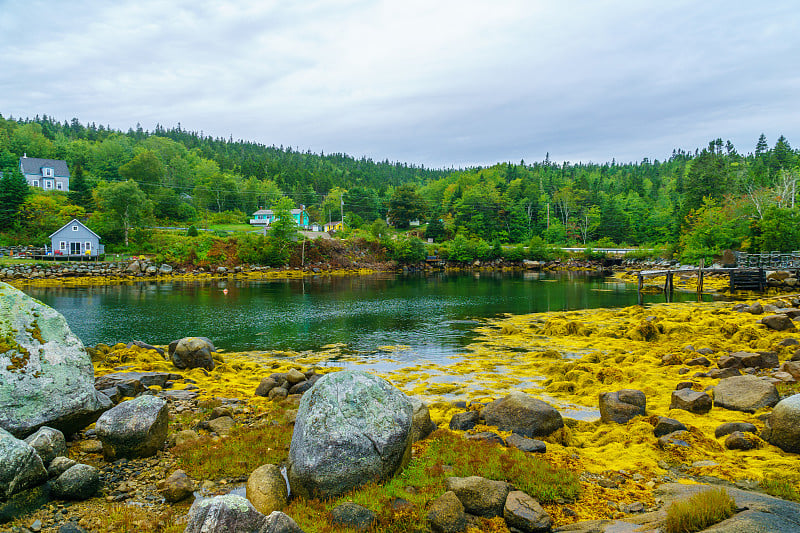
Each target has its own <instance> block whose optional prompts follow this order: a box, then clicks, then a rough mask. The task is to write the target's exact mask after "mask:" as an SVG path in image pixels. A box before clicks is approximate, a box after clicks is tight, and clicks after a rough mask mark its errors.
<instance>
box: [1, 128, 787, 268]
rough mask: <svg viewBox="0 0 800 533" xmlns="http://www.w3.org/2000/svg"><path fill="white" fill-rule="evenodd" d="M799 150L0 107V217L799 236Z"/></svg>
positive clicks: (703, 239) (122, 230) (595, 237)
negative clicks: (460, 155) (39, 173)
mask: <svg viewBox="0 0 800 533" xmlns="http://www.w3.org/2000/svg"><path fill="white" fill-rule="evenodd" d="M23 154H27V155H28V156H29V157H42V158H56V159H65V160H66V161H67V163H68V165H69V168H70V170H71V172H72V180H71V185H70V188H71V191H70V193H69V195H64V194H63V193H55V192H51V193H46V194H44V193H41V192H39V191H34V192H35V194H31V193H30V192H29V191H27V190H26V188H25V187H24V185H23V184H21V183H20V178H21V176H20V175H19V172H18V161H19V157H20V156H22V155H23ZM799 163H800V159H799V158H798V153H797V151H796V150H794V149H792V147H791V146H790V144H789V141H788V140H787V139H786V138H784V137H783V136H781V137H779V138H778V139H777V140H776V142H775V143H774V144H773V145H772V146H770V144H769V142H768V140H767V138H766V137H765V136H764V135H762V136H761V137H760V138H759V139H758V140H757V142H756V144H755V147H754V150H753V151H752V152H748V153H746V154H742V153H739V152H738V151H737V149H736V148H735V147H734V146H733V145H732V144H731V142H730V141H727V142H723V140H722V139H715V140H713V141H711V142H710V143H709V145H708V146H707V147H705V148H703V149H702V150H695V151H694V152H686V151H683V150H675V151H674V152H673V153H672V155H671V157H670V158H669V159H667V160H665V161H659V160H654V161H650V160H648V159H644V160H642V161H640V162H631V163H618V162H616V161H611V162H610V163H601V164H596V163H576V164H572V163H569V162H563V163H556V162H553V161H551V160H550V159H549V157H545V158H544V160H543V161H541V162H535V163H532V164H529V163H525V162H524V161H521V162H520V163H519V164H515V163H501V164H497V165H494V166H492V167H486V168H483V167H476V168H469V169H458V170H455V169H427V168H424V167H423V166H415V165H413V164H407V163H399V162H389V161H382V162H375V161H372V160H370V159H367V158H363V157H362V158H361V159H356V158H354V157H351V156H348V155H345V154H313V153H310V152H308V151H306V152H302V151H298V150H295V149H292V148H291V147H283V146H280V147H276V146H265V145H262V144H258V143H253V142H247V141H242V140H238V141H235V140H233V139H232V138H229V139H224V138H212V137H210V136H207V135H204V134H203V133H202V132H199V133H198V132H191V131H187V130H184V129H183V128H181V126H180V124H178V125H177V126H176V127H173V128H169V129H166V128H164V127H162V126H160V125H159V126H157V127H156V128H155V130H154V131H152V132H150V131H146V130H143V129H142V128H141V126H139V125H137V126H136V128H131V129H129V130H128V131H127V132H122V131H116V130H113V129H111V128H108V127H104V126H102V125H100V126H97V125H95V124H87V125H83V124H81V123H80V122H79V121H78V120H77V119H73V120H72V121H70V122H59V121H56V120H54V119H52V118H51V117H47V116H42V117H38V116H37V117H35V118H33V119H13V118H8V119H4V118H2V117H0V170H2V171H3V173H4V176H3V181H2V182H0V183H1V184H2V189H1V190H0V227H1V228H0V229H2V228H8V227H10V226H12V225H13V224H17V225H18V226H20V227H21V229H23V230H26V231H23V232H22V233H23V234H26V235H27V236H28V237H30V236H31V235H39V234H40V233H41V232H44V231H47V229H48V228H47V227H41V228H38V231H39V233H36V232H35V231H33V230H31V228H37V227H38V225H43V226H46V225H47V224H46V223H43V222H42V219H43V218H44V219H46V218H47V217H43V216H42V214H49V216H50V217H51V219H52V220H51V222H50V226H51V227H52V225H53V224H55V223H56V222H57V221H59V220H62V219H64V218H65V217H67V216H91V217H93V220H94V221H96V223H97V224H99V225H100V229H101V230H102V231H104V232H105V234H106V235H104V236H106V237H107V238H110V239H111V241H115V240H116V241H119V242H124V241H126V240H127V237H126V236H129V235H130V232H131V230H134V231H135V229H136V228H137V227H138V226H140V225H142V224H143V221H145V220H150V221H152V220H153V219H156V220H157V221H159V222H166V223H170V222H177V223H199V222H202V221H204V220H207V219H208V217H210V216H211V217H217V219H218V218H219V216H218V215H220V214H222V215H225V216H227V217H228V218H227V219H228V220H232V221H238V222H244V221H246V220H247V218H248V216H249V215H250V214H251V213H252V212H254V211H255V210H257V209H258V208H260V207H274V206H276V205H277V204H278V201H279V200H280V199H281V198H289V199H290V200H291V201H292V203H293V205H295V206H298V205H300V204H302V205H305V206H306V207H307V209H308V211H309V213H310V214H311V217H312V219H313V220H315V221H317V222H327V221H329V220H338V219H339V218H340V217H341V216H342V215H344V218H345V221H346V226H347V227H349V228H359V227H360V228H364V229H365V230H370V231H371V232H372V233H374V234H376V235H381V234H383V235H385V233H386V222H385V221H386V220H388V221H389V222H390V223H391V224H392V225H393V226H395V227H396V228H398V229H409V228H410V226H412V223H414V222H415V221H417V220H419V221H420V222H421V223H422V224H425V223H426V222H427V229H426V230H425V236H428V237H431V238H433V239H435V240H436V241H437V242H441V241H445V240H451V239H454V238H455V237H457V236H458V237H460V239H461V241H459V242H462V241H463V239H467V240H473V241H483V242H485V243H489V244H491V245H492V246H494V247H496V246H499V245H501V244H503V245H505V244H518V243H525V244H528V243H529V242H530V240H531V239H532V238H539V239H541V240H542V241H543V242H547V243H556V244H587V245H610V244H618V245H621V244H627V245H663V244H674V245H677V246H678V251H679V252H680V253H682V254H683V256H684V257H686V258H688V259H696V258H698V257H700V256H708V255H713V254H715V253H719V251H720V250H721V249H724V248H728V247H732V248H742V249H748V250H751V251H757V250H764V249H773V248H775V249H799V248H800V236H795V233H797V231H795V230H794V228H795V227H796V224H795V221H796V220H797V219H798V216H800V215H798V212H797V209H798V208H797V207H795V198H796V195H797V190H796V189H797V187H796V185H797V178H798V174H799V171H798V164H799ZM126 199H128V201H127V202H126V201H125V200H126ZM134 204H135V205H134ZM287 205H288V204H287ZM284 207H286V206H284ZM376 221H377V222H376ZM17 229H20V228H17ZM410 229H412V230H413V229H414V228H413V227H411V228H410Z"/></svg>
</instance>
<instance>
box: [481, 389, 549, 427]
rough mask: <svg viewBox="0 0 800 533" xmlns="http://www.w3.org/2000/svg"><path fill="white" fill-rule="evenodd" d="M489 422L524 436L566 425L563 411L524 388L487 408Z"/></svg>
mask: <svg viewBox="0 0 800 533" xmlns="http://www.w3.org/2000/svg"><path fill="white" fill-rule="evenodd" d="M482 415H483V418H484V420H485V421H486V424H487V425H490V426H497V428H498V429H500V430H501V431H511V432H513V433H518V434H520V435H522V436H523V437H546V436H547V435H550V434H551V433H553V432H554V431H557V430H559V429H561V428H562V427H564V421H563V419H562V418H561V414H560V413H559V412H558V411H556V410H555V409H554V408H553V407H551V406H550V405H548V404H547V403H545V402H543V401H541V400H537V399H535V398H532V397H530V396H528V395H527V394H524V393H521V392H512V393H511V394H509V395H508V396H506V397H505V398H502V399H500V400H495V401H493V402H492V403H490V404H489V405H487V406H486V407H484V408H483V411H482Z"/></svg>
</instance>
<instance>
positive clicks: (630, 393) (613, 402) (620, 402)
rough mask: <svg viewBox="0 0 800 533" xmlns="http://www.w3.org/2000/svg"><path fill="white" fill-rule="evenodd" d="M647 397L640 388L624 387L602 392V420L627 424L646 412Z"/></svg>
mask: <svg viewBox="0 0 800 533" xmlns="http://www.w3.org/2000/svg"><path fill="white" fill-rule="evenodd" d="M646 407H647V398H645V395H644V393H643V392H642V391H640V390H634V389H622V390H619V391H616V392H603V393H600V420H602V421H603V422H605V423H606V424H608V423H610V422H616V423H617V424H625V423H627V422H628V420H631V419H632V418H634V417H637V416H644V415H645V414H646Z"/></svg>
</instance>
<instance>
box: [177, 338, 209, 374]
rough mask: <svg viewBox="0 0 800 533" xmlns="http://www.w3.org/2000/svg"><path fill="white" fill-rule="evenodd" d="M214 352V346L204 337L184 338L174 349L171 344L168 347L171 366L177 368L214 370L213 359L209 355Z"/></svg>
mask: <svg viewBox="0 0 800 533" xmlns="http://www.w3.org/2000/svg"><path fill="white" fill-rule="evenodd" d="M214 351H216V348H214V344H213V343H212V342H211V341H210V340H208V339H206V338H205V337H185V338H183V339H181V340H179V341H178V343H177V344H176V345H175V348H174V349H173V348H172V344H170V346H169V354H170V357H171V358H172V364H174V365H175V366H176V367H178V368H187V369H192V368H205V369H206V370H214V359H213V357H212V355H211V353H212V352H214Z"/></svg>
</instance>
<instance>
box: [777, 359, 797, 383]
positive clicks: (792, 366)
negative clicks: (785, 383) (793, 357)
mask: <svg viewBox="0 0 800 533" xmlns="http://www.w3.org/2000/svg"><path fill="white" fill-rule="evenodd" d="M781 368H782V369H783V371H784V372H786V373H787V374H789V375H790V376H792V378H793V379H800V362H798V361H786V362H785V363H783V366H782V367H781Z"/></svg>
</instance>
